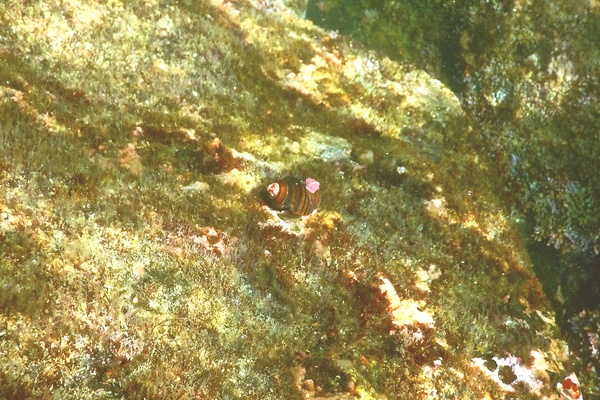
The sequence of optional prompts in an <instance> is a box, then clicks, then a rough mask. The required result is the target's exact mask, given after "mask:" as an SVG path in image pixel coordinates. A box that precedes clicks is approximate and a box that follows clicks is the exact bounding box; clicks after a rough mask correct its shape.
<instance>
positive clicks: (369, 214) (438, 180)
mask: <svg viewBox="0 0 600 400" xmlns="http://www.w3.org/2000/svg"><path fill="white" fill-rule="evenodd" d="M0 10H1V11H2V13H0V14H2V15H3V17H1V18H2V21H3V23H6V24H7V25H8V26H11V30H10V33H7V34H6V36H3V37H2V41H1V42H0V46H1V47H0V56H1V57H2V59H3V61H4V62H3V63H2V64H1V66H0V76H2V80H1V81H0V83H1V85H2V86H1V92H0V93H1V94H0V114H1V115H3V118H2V120H1V122H0V142H1V143H2V147H1V149H2V150H1V152H0V166H1V168H2V169H1V172H0V173H1V178H2V186H1V188H0V193H1V194H2V196H1V197H0V229H1V230H0V241H1V243H2V247H1V248H0V252H1V253H2V254H1V256H2V262H1V264H0V267H1V270H0V271H1V272H0V287H1V288H2V295H1V297H0V307H1V311H2V313H1V314H0V335H1V337H2V338H3V340H2V342H1V344H0V350H1V351H0V359H1V360H0V361H1V363H2V365H6V366H7V368H5V369H4V370H3V371H0V382H1V383H2V385H0V387H2V389H0V390H1V392H0V393H1V394H2V395H3V396H5V397H21V398H27V397H29V398H36V397H37V398H39V397H50V396H54V397H71V398H84V397H90V396H92V397H95V398H126V397H133V398H177V397H180V398H257V399H258V398H260V399H269V398H273V399H279V398H290V399H294V398H301V397H302V396H304V395H306V394H309V395H314V396H317V397H326V396H331V397H333V398H353V397H356V396H362V397H363V398H399V399H402V398H411V399H413V398H432V397H437V398H460V397H462V398H473V397H484V396H488V397H490V398H504V397H505V396H506V392H505V389H502V388H501V387H500V386H498V384H497V383H496V382H495V381H494V380H493V379H492V378H490V377H489V376H488V375H486V374H485V371H483V370H481V369H477V368H476V367H474V366H473V364H472V360H473V358H475V357H481V356H485V357H488V356H490V355H491V354H493V355H504V354H507V353H508V354H512V355H515V356H517V357H519V358H520V359H521V360H522V363H523V365H525V366H528V365H530V364H532V358H533V356H532V353H533V352H540V353H542V354H543V355H544V358H545V359H546V360H548V365H547V366H545V367H543V368H541V369H538V370H536V371H537V372H536V379H538V380H539V382H541V385H542V387H541V389H536V390H537V392H535V391H534V390H530V389H529V388H528V387H527V385H526V384H524V383H521V384H520V385H521V386H519V387H517V388H516V389H514V390H516V394H517V395H519V396H520V397H522V398H526V397H527V396H530V397H533V396H539V395H544V396H548V397H550V398H557V397H558V394H557V393H556V392H555V390H554V383H555V380H556V379H557V378H556V376H558V375H559V374H562V373H564V372H566V369H565V368H566V367H565V366H564V365H563V359H562V357H563V356H564V350H562V347H561V343H562V341H561V339H560V336H559V334H558V332H557V331H556V329H555V327H554V325H553V324H552V323H551V319H552V318H551V315H552V314H551V311H550V307H549V304H548V301H547V300H546V299H545V297H544V296H543V294H542V292H541V290H540V284H539V282H538V281H537V279H536V278H535V276H534V275H533V274H532V273H531V272H530V271H529V261H528V258H527V255H526V252H525V250H524V247H523V244H522V243H521V242H520V240H519V237H518V235H517V233H516V231H515V229H514V227H513V226H512V225H511V223H510V220H509V219H508V217H507V213H506V211H505V209H504V207H503V206H502V204H501V202H500V201H499V199H498V198H497V195H496V194H495V192H494V189H495V188H496V187H497V186H496V184H495V183H494V180H493V179H492V173H491V172H490V169H489V166H488V164H487V163H486V162H485V160H483V159H482V157H481V156H480V155H478V154H477V153H476V152H475V149H474V146H473V144H472V143H471V139H472V137H473V129H472V128H470V122H469V120H468V118H467V116H466V115H465V113H464V112H462V110H461V108H460V103H459V102H458V100H457V98H456V97H455V96H454V95H453V94H452V93H451V92H450V91H449V90H448V89H447V88H445V87H444V85H442V84H441V83H440V82H439V81H437V80H435V79H433V78H431V77H430V76H429V75H427V74H426V73H424V72H422V71H418V70H415V69H414V68H412V67H407V66H402V65H399V64H397V63H396V62H394V61H391V60H389V59H386V58H382V57H379V56H377V55H375V54H372V53H369V52H366V51H364V50H361V49H355V48H354V47H353V46H351V45H350V43H349V42H348V41H347V40H346V39H345V38H343V37H337V38H334V37H332V36H331V35H330V34H328V33H326V32H324V31H322V30H321V29H319V28H317V27H315V26H314V25H312V24H311V23H310V22H307V21H305V20H302V19H299V18H298V17H297V14H296V12H295V11H292V10H290V9H288V8H286V7H285V6H284V5H278V6H277V7H275V6H274V7H267V5H265V4H263V3H260V4H254V3H252V2H249V3H232V4H217V3H211V2H199V3H194V5H192V3H191V2H180V3H176V2H175V3H173V4H166V3H160V2H134V3H133V4H132V5H129V6H125V5H123V4H121V3H119V2H110V3H107V4H100V3H94V4H88V3H85V2H75V1H72V2H56V3H49V4H47V5H40V6H29V7H25V6H24V5H21V4H20V3H19V4H17V3H16V2H11V3H8V4H6V5H2V6H0ZM40 15H43V16H45V17H47V18H46V19H44V21H45V22H44V23H43V24H42V23H41V22H40V21H41V20H40V18H39V17H40ZM369 152H370V153H371V154H372V156H369V155H368V154H369ZM363 154H367V155H366V156H363V157H361V155H363ZM365 160H366V162H365ZM370 160H372V162H371V161H370ZM288 173H291V174H294V175H298V176H300V177H303V178H305V177H307V176H311V177H314V178H316V179H318V180H319V181H320V182H321V191H322V202H321V205H320V207H319V211H318V213H317V214H316V215H314V216H312V217H310V218H308V219H305V220H301V221H299V222H294V224H296V225H295V226H294V227H292V228H288V226H286V225H285V224H286V222H285V221H281V220H279V219H278V218H277V217H276V216H274V215H273V213H272V212H271V211H269V210H268V209H267V208H266V207H264V205H262V204H261V202H260V196H259V195H258V193H259V192H260V190H261V189H262V188H264V185H265V184H266V183H268V182H269V181H270V180H271V179H273V178H278V177H281V176H285V175H287V174H288ZM423 271H433V272H431V273H430V274H425V275H423ZM436 271H437V272H436ZM424 276H425V277H424ZM382 282H388V283H389V286H386V287H385V288H386V290H383V289H382V285H383V284H382ZM424 282H426V284H425V283H424ZM390 287H391V289H390ZM392 289H393V290H392ZM394 304H400V305H402V306H401V307H395V306H393V305H394ZM409 311H410V312H409ZM540 315H541V316H543V318H542V317H541V316H540ZM546 315H549V316H550V317H549V318H548V317H546ZM548 371H549V372H548ZM505 375H506V374H505ZM472 377H475V378H476V379H471V378H472ZM309 381H311V382H312V383H313V385H312V387H311V385H310V384H309Z"/></svg>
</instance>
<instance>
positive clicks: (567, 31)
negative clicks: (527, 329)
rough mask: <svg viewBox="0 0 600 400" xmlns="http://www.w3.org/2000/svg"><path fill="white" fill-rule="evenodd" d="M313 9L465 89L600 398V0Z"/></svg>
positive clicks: (589, 386)
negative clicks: (598, 337)
mask: <svg viewBox="0 0 600 400" xmlns="http://www.w3.org/2000/svg"><path fill="white" fill-rule="evenodd" d="M308 10H309V11H308V16H309V18H312V19H313V20H314V21H316V22H317V23H319V24H321V25H322V26H324V27H326V28H327V29H337V30H339V31H340V32H343V33H345V34H350V35H352V37H353V38H355V39H356V40H358V41H360V42H361V43H362V44H363V45H365V46H368V47H369V48H372V49H377V50H378V51H381V52H382V53H383V54H385V55H387V56H388V57H390V58H392V59H394V60H398V61H400V62H410V63H413V64H414V65H416V66H417V67H418V68H422V69H425V70H426V71H428V72H430V73H431V74H432V75H434V76H436V77H439V78H440V79H441V80H442V81H443V82H444V83H445V84H447V85H448V86H449V87H451V88H452V89H453V90H454V91H455V92H456V93H457V95H458V96H459V98H460V99H461V104H462V107H463V109H464V110H465V111H466V113H467V114H468V115H469V117H470V120H471V121H472V123H473V126H474V127H475V131H476V132H477V135H476V136H475V137H474V138H473V139H474V140H476V141H477V142H478V145H477V146H478V149H479V152H480V153H482V155H485V156H490V157H491V159H492V160H493V164H494V168H495V169H497V171H498V173H499V175H500V176H501V177H502V181H503V190H502V191H503V195H502V197H503V198H504V201H505V202H506V203H507V204H510V205H511V207H512V214H513V217H514V218H515V219H516V220H518V221H521V223H520V226H521V227H522V230H523V233H524V236H525V237H527V238H528V239H527V241H528V249H529V251H530V253H532V258H533V261H534V264H535V267H536V272H537V273H538V277H539V278H540V280H541V281H542V282H543V283H544V288H545V291H546V293H547V294H548V295H549V296H550V297H551V298H552V299H553V302H554V305H555V307H556V309H557V312H558V314H559V316H560V318H559V322H560V325H561V327H562V328H563V329H564V330H565V331H567V332H570V335H573V341H572V344H573V345H575V346H574V347H573V350H574V351H575V352H576V353H582V354H583V359H582V360H580V362H579V367H578V371H579V373H580V375H582V376H586V375H587V378H584V380H585V381H586V382H585V383H586V385H585V387H586V390H587V391H588V393H589V394H590V395H593V396H599V395H600V386H599V383H598V382H597V381H596V382H594V380H595V375H596V373H597V372H594V370H595V371H598V370H599V369H600V359H598V355H597V353H596V354H595V352H594V351H593V347H594V346H595V347H597V346H598V343H597V340H595V339H594V334H597V333H598V331H599V330H600V328H599V327H600V320H598V318H597V315H598V312H599V309H598V305H599V304H600V280H598V275H599V274H600V272H599V271H600V260H599V258H598V255H597V254H598V252H599V251H600V228H599V227H600V200H599V199H600V140H599V138H600V136H599V129H598V127H599V126H600V102H599V101H598V99H600V80H599V78H598V77H599V76H600V46H599V45H598V43H600V4H598V2H597V1H562V0H554V1H479V0H470V1H461V2H448V1H438V0H428V1H422V2H418V4H415V2H411V1H402V0H401V1H369V0H362V1H352V2H343V1H341V2H338V1H318V0H315V1H310V2H309V7H308ZM555 249H557V250H555ZM580 313H582V315H585V316H586V317H585V318H584V320H583V321H582V320H581V317H580V316H579V314H580ZM584 326H585V328H584ZM588 335H591V336H588ZM581 344H582V345H581ZM594 354H595V355H594Z"/></svg>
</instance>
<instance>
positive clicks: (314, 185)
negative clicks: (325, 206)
mask: <svg viewBox="0 0 600 400" xmlns="http://www.w3.org/2000/svg"><path fill="white" fill-rule="evenodd" d="M267 196H268V198H269V203H270V204H269V206H270V207H271V208H274V209H276V210H280V211H289V212H290V213H292V214H294V215H296V216H301V215H310V214H312V213H313V212H314V211H315V210H316V209H317V207H318V206H319V201H320V200H321V195H320V193H319V182H317V181H316V180H314V179H312V178H308V179H306V181H301V180H300V179H298V178H295V177H293V176H286V177H285V178H283V179H280V180H278V181H275V182H273V183H271V184H270V185H269V186H267Z"/></svg>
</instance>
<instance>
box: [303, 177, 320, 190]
mask: <svg viewBox="0 0 600 400" xmlns="http://www.w3.org/2000/svg"><path fill="white" fill-rule="evenodd" d="M304 183H305V184H306V189H307V190H308V191H309V192H311V193H314V192H316V191H317V190H319V187H320V186H321V184H320V183H319V182H317V181H316V180H314V179H313V178H306V181H304Z"/></svg>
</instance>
